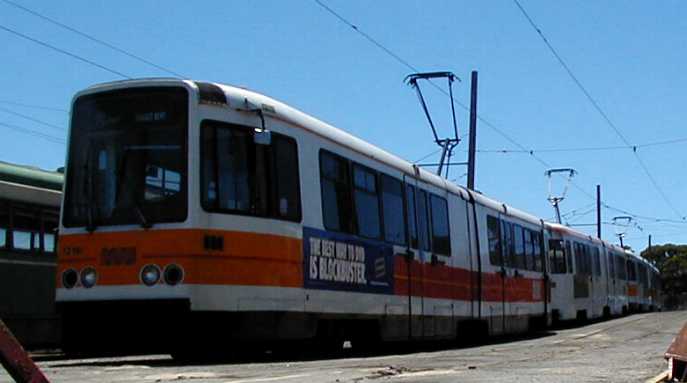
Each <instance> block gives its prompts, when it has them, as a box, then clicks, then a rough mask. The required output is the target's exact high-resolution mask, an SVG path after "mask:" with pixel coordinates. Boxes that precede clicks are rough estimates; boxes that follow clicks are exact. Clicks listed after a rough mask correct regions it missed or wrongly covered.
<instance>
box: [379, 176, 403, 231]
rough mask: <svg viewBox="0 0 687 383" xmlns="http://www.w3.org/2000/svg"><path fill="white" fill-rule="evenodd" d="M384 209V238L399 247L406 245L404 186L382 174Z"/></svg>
mask: <svg viewBox="0 0 687 383" xmlns="http://www.w3.org/2000/svg"><path fill="white" fill-rule="evenodd" d="M382 209H383V212H384V238H385V239H386V240H387V241H389V242H391V243H395V244H398V245H405V244H406V233H405V227H406V219H405V214H403V213H404V209H403V184H402V183H401V181H399V180H397V179H395V178H393V177H389V176H387V175H386V174H382Z"/></svg>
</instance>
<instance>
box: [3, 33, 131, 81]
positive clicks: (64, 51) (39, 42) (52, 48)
mask: <svg viewBox="0 0 687 383" xmlns="http://www.w3.org/2000/svg"><path fill="white" fill-rule="evenodd" d="M0 29H2V30H4V31H5V32H8V33H11V34H13V35H15V36H18V37H21V38H23V39H25V40H28V41H31V42H34V43H36V44H38V45H41V46H43V47H45V48H48V49H51V50H53V51H55V52H58V53H61V54H63V55H65V56H69V57H71V58H73V59H76V60H79V61H81V62H84V63H86V64H89V65H91V66H94V67H96V68H100V69H102V70H104V71H107V72H110V73H112V74H115V75H117V76H120V77H123V78H126V79H130V78H131V77H130V76H128V75H126V74H124V73H122V72H120V71H117V70H115V69H112V68H108V67H106V66H105V65H101V64H98V63H97V62H95V61H92V60H89V59H87V58H84V57H81V56H79V55H77V54H75V53H72V52H69V51H66V50H64V49H62V48H58V47H56V46H54V45H52V44H48V43H46V42H45V41H42V40H39V39H36V38H33V37H31V36H28V35H25V34H23V33H21V32H19V31H16V30H14V29H12V28H8V27H6V26H4V25H1V24H0Z"/></svg>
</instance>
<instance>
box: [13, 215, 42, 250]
mask: <svg viewBox="0 0 687 383" xmlns="http://www.w3.org/2000/svg"><path fill="white" fill-rule="evenodd" d="M12 214H13V217H12V226H13V227H12V232H11V235H12V244H13V247H14V249H15V250H26V251H32V250H35V251H39V250H40V219H39V216H38V215H37V214H36V212H34V211H30V210H25V209H18V208H14V209H13V212H12Z"/></svg>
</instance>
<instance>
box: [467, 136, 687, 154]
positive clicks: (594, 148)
mask: <svg viewBox="0 0 687 383" xmlns="http://www.w3.org/2000/svg"><path fill="white" fill-rule="evenodd" d="M685 142H687V138H675V139H671V140H662V141H653V142H647V143H644V144H635V145H634V146H633V147H632V149H633V150H638V149H641V148H647V147H654V146H664V145H675V144H680V143H685ZM626 149H627V146H624V145H622V146H621V145H616V146H589V147H572V148H544V149H530V150H513V149H477V150H476V151H477V152H479V153H503V154H509V153H527V154H529V153H531V152H536V153H562V152H593V151H609V150H626Z"/></svg>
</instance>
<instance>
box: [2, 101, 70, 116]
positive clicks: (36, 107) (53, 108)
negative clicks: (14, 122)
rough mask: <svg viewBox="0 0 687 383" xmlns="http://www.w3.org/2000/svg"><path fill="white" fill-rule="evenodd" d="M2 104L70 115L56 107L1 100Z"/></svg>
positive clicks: (65, 110)
mask: <svg viewBox="0 0 687 383" xmlns="http://www.w3.org/2000/svg"><path fill="white" fill-rule="evenodd" d="M0 104H6V105H13V106H19V107H22V108H31V109H42V110H49V111H53V112H64V113H69V111H68V110H67V109H61V108H55V107H51V106H44V105H33V104H26V103H23V102H16V101H9V100H0Z"/></svg>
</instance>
